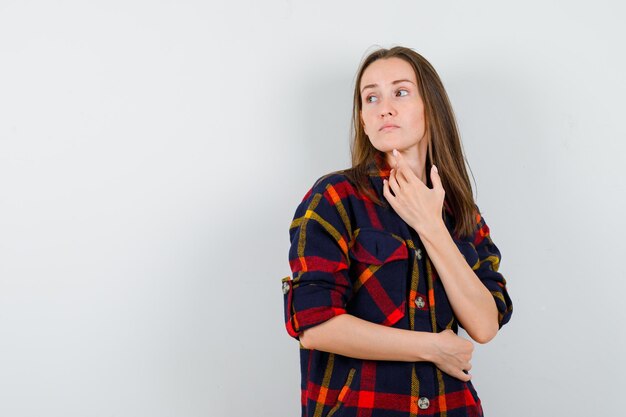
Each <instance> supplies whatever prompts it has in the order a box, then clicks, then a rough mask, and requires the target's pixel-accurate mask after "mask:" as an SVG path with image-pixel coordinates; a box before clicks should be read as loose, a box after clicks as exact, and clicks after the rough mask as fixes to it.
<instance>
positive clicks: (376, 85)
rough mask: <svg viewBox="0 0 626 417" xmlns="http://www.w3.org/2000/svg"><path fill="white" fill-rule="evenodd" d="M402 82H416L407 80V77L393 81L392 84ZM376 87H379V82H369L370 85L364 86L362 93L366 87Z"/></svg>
mask: <svg viewBox="0 0 626 417" xmlns="http://www.w3.org/2000/svg"><path fill="white" fill-rule="evenodd" d="M402 82H407V83H411V84H415V83H414V82H413V81H411V80H406V79H403V80H395V81H393V82H392V83H391V84H392V85H395V84H398V83H402ZM374 87H378V84H368V85H366V86H365V87H363V88H362V89H361V93H362V92H363V91H364V90H365V89H366V88H374Z"/></svg>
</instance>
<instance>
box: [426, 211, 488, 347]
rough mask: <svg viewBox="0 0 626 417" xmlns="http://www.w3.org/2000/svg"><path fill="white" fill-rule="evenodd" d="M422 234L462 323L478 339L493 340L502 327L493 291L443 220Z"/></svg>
mask: <svg viewBox="0 0 626 417" xmlns="http://www.w3.org/2000/svg"><path fill="white" fill-rule="evenodd" d="M420 238H421V240H422V243H424V247H425V248H426V252H427V253H428V257H429V258H430V260H431V261H432V263H433V264H434V266H435V269H436V270H437V274H438V275H439V278H440V279H441V282H442V284H443V286H444V288H445V290H446V295H447V296H448V299H449V300H450V305H451V306H452V309H453V310H454V314H455V315H456V317H457V318H458V320H459V322H460V323H461V326H463V328H464V329H465V331H466V332H467V334H468V335H469V336H470V337H471V338H472V339H474V340H475V341H476V342H478V343H487V342H489V341H490V340H491V339H493V338H494V337H495V335H496V334H497V333H498V330H499V324H498V308H497V306H496V303H495V301H494V298H493V296H492V295H491V292H490V291H489V289H488V288H487V287H486V286H485V285H484V284H483V283H482V282H481V280H480V279H479V278H478V276H477V275H476V273H475V272H474V270H473V269H472V268H471V267H470V266H469V264H468V263H467V261H466V260H465V257H464V256H463V254H462V253H461V252H460V251H459V248H458V247H457V245H456V243H454V240H453V239H452V236H450V232H448V229H447V228H446V226H445V223H444V222H443V220H442V221H441V222H440V223H439V224H435V225H433V227H431V228H429V229H427V230H426V231H424V232H423V234H421V235H420Z"/></svg>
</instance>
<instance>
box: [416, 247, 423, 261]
mask: <svg viewBox="0 0 626 417" xmlns="http://www.w3.org/2000/svg"><path fill="white" fill-rule="evenodd" d="M416 255H417V259H422V248H417V253H416Z"/></svg>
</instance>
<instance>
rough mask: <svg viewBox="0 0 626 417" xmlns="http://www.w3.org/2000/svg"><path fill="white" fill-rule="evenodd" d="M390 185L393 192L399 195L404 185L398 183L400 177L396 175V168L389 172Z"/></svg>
mask: <svg viewBox="0 0 626 417" xmlns="http://www.w3.org/2000/svg"><path fill="white" fill-rule="evenodd" d="M389 186H390V187H391V189H392V190H393V193H394V194H395V195H396V196H397V195H398V193H399V192H400V190H401V189H402V187H400V184H399V183H398V178H397V177H396V170H395V169H392V170H391V172H390V173H389Z"/></svg>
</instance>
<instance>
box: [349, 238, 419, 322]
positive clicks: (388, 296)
mask: <svg viewBox="0 0 626 417" xmlns="http://www.w3.org/2000/svg"><path fill="white" fill-rule="evenodd" d="M349 257H350V276H351V279H352V281H353V297H352V298H351V300H350V301H349V302H348V305H347V312H348V313H350V314H353V315H355V316H357V317H360V318H362V319H364V320H368V321H371V322H373V323H377V324H383V325H387V326H393V325H394V324H396V323H397V322H398V321H399V320H400V319H402V318H403V317H404V316H405V313H406V302H407V301H406V298H407V279H408V273H409V251H408V248H407V245H406V242H405V241H404V239H402V238H401V237H400V236H398V235H395V234H393V233H390V232H387V231H385V230H381V229H375V228H369V227H368V228H360V229H357V230H355V234H354V238H353V241H352V242H351V246H350V250H349Z"/></svg>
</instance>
